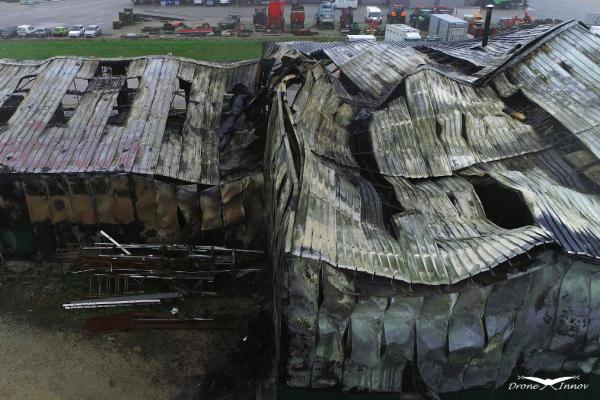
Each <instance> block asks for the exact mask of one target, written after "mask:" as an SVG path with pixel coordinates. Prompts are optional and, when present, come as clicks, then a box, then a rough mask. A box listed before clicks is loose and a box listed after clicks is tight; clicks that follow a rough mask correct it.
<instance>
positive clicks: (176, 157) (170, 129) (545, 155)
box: [0, 21, 600, 398]
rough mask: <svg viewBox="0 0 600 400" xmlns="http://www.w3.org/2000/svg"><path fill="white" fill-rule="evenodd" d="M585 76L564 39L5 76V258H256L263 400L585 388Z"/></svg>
mask: <svg viewBox="0 0 600 400" xmlns="http://www.w3.org/2000/svg"><path fill="white" fill-rule="evenodd" d="M599 65H600V37H599V36H596V35H594V34H592V33H591V32H590V31H589V29H588V28H587V27H586V26H585V25H582V24H579V23H577V22H574V21H569V22H565V23H561V24H558V25H552V26H549V25H544V26H540V27H536V28H533V29H525V30H521V31H517V32H514V33H510V34H506V35H500V36H493V37H491V38H489V42H488V43H487V44H486V45H485V46H484V45H482V43H481V41H478V40H464V41H457V42H416V43H411V42H404V43H402V42H398V43H396V42H390V43H388V42H385V43H384V42H367V41H357V42H282V43H272V44H268V45H265V46H264V52H263V58H262V59H261V60H260V61H248V62H239V63H222V64H217V63H204V62H195V61H190V60H184V59H179V58H175V57H170V56H160V57H159V56H149V57H141V58H135V59H130V60H98V59H83V58H75V57H58V58H53V59H49V60H46V61H43V62H17V61H12V60H2V61H0V179H1V181H2V185H1V186H0V191H1V192H0V198H1V200H0V207H1V210H2V211H1V212H2V214H1V216H2V221H0V223H1V226H0V227H1V229H2V231H3V236H2V237H3V238H4V239H3V253H4V256H5V257H8V256H10V254H11V252H12V253H15V254H25V253H27V252H36V251H37V252H43V253H44V254H46V256H48V257H50V256H51V254H52V252H53V251H55V250H56V249H59V248H65V247H69V246H72V245H74V244H75V245H77V246H80V248H81V246H85V245H86V244H91V243H94V242H97V241H98V240H99V232H100V231H103V232H106V233H107V234H108V235H109V236H110V237H112V238H114V239H115V240H116V241H118V243H121V244H123V243H143V244H152V245H157V246H159V245H160V246H190V247H189V248H190V249H192V248H193V249H196V250H190V251H191V252H192V253H193V252H194V251H197V250H198V249H199V248H200V247H193V246H209V247H211V248H213V249H214V248H220V249H231V250H232V251H233V253H231V254H233V257H234V258H235V255H236V253H235V252H236V251H239V254H244V252H253V251H254V252H257V253H256V254H261V255H262V257H263V261H264V262H265V264H266V265H268V267H266V268H268V270H269V273H268V274H267V275H265V276H266V278H265V279H269V280H270V281H269V287H271V289H272V290H271V293H269V295H268V296H267V300H266V301H265V305H264V307H265V309H267V310H268V311H269V315H270V318H269V322H268V325H269V326H268V330H269V331H270V332H271V335H270V337H269V340H271V341H272V346H270V347H269V354H268V355H267V357H268V358H269V359H270V364H269V366H265V367H264V368H265V371H264V374H263V375H262V378H261V382H260V383H256V385H257V386H260V387H262V388H263V390H261V391H260V392H261V393H262V394H263V397H265V398H268V397H269V395H268V394H270V395H272V397H276V393H277V388H278V387H279V388H281V387H282V386H287V387H293V388H304V389H311V390H315V391H316V390H324V389H329V390H336V391H337V390H340V391H369V392H394V393H400V392H409V393H420V394H422V395H424V396H428V395H431V394H434V393H438V394H445V393H451V392H457V391H462V390H467V389H477V388H501V387H505V386H506V385H507V384H508V383H509V381H511V380H514V379H517V378H516V377H517V376H522V375H523V374H529V375H534V374H536V373H555V374H558V373H560V374H561V376H562V375H573V376H575V375H581V377H582V379H583V377H584V376H588V375H590V374H596V375H597V374H599V373H600V361H599V359H600V274H598V272H599V271H600V269H599V264H600V163H599V162H598V159H599V157H600V67H599ZM202 248H204V247H202ZM171 249H172V248H171ZM227 251H229V250H227ZM263 252H264V253H263ZM228 254H229V253H228ZM176 261H177V260H176V259H175V262H176ZM252 394H253V393H252ZM248 395H250V394H248Z"/></svg>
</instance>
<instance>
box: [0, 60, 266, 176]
mask: <svg viewBox="0 0 600 400" xmlns="http://www.w3.org/2000/svg"><path fill="white" fill-rule="evenodd" d="M111 62H112V63H113V64H114V63H115V61H114V60H112V61H108V62H107V61H103V60H85V59H79V58H54V59H51V60H49V61H47V62H44V63H42V64H40V65H39V67H38V69H37V71H36V76H35V80H34V81H33V83H32V84H31V87H30V88H29V91H28V93H26V95H25V98H24V99H23V101H22V102H21V104H20V105H19V106H18V108H17V109H16V111H15V112H14V114H13V115H12V116H11V118H10V120H9V121H7V123H6V124H5V125H3V126H1V127H0V164H1V165H2V167H3V168H4V170H5V171H10V172H13V173H39V172H45V173H91V172H133V173H138V174H149V175H154V174H155V175H160V176H165V177H170V178H175V179H181V180H184V181H188V182H194V183H203V184H215V183H219V181H220V176H219V171H218V162H219V161H218V160H219V158H218V152H217V148H216V142H217V138H216V130H217V128H218V127H219V125H220V119H221V109H222V105H223V98H224V95H225V93H226V92H227V91H228V90H231V88H232V87H233V86H234V85H235V84H237V83H243V84H245V85H246V86H248V87H250V88H251V89H252V88H253V87H254V81H255V78H256V68H257V64H256V62H242V63H234V64H222V65H221V64H210V63H198V62H193V61H183V60H181V59H177V58H171V57H147V58H138V59H132V60H119V61H118V62H120V63H124V64H126V65H127V70H126V75H124V76H123V77H122V79H123V81H124V80H125V79H133V80H137V79H139V87H138V88H137V90H135V99H134V100H133V103H132V104H131V105H130V111H129V113H128V116H127V119H126V120H125V121H121V122H120V123H112V122H111V120H110V117H111V114H112V115H114V113H115V107H117V105H118V97H119V96H120V88H119V87H118V86H117V87H114V88H110V87H108V88H96V89H94V88H93V86H92V82H93V81H94V79H95V78H94V75H95V74H96V75H98V73H97V72H96V71H97V70H98V67H99V65H100V66H102V65H103V63H107V65H112V64H110V63H111ZM0 65H2V64H0ZM6 68H12V69H13V76H14V79H17V78H18V77H19V76H22V75H24V74H26V73H29V72H30V70H31V68H32V67H31V66H24V67H23V68H25V69H23V68H16V69H15V68H14V67H6ZM3 78H5V76H4V75H3ZM5 79H6V78H5ZM14 79H13V80H14ZM180 80H181V81H183V82H184V85H185V84H186V83H187V85H189V87H190V89H189V99H188V102H187V106H186V105H185V103H184V105H180V106H179V107H183V109H181V108H180V109H179V112H183V116H182V118H184V120H185V122H184V123H183V128H182V129H181V133H179V132H178V129H175V130H172V129H169V128H168V124H167V122H168V118H169V115H170V114H172V113H173V104H174V102H175V101H176V100H175V93H176V92H177V91H182V88H181V84H180ZM78 84H79V85H80V88H79V90H80V91H81V86H83V87H86V86H87V87H88V89H85V90H84V91H83V92H82V93H79V94H77V97H75V96H72V97H74V98H73V99H72V101H73V102H75V105H74V107H75V109H74V110H73V113H72V116H71V117H70V118H69V119H68V121H66V123H61V124H55V123H53V121H52V119H53V116H54V114H55V112H56V111H57V109H59V107H60V106H61V101H63V98H64V97H65V96H69V93H71V92H72V91H73V90H74V85H75V87H76V86H77V85H78ZM13 85H14V83H13ZM123 85H124V84H121V86H120V87H121V88H122V87H124V86H123ZM184 102H185V100H184Z"/></svg>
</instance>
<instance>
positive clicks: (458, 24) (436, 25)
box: [427, 14, 469, 41]
mask: <svg viewBox="0 0 600 400" xmlns="http://www.w3.org/2000/svg"><path fill="white" fill-rule="evenodd" d="M468 29H469V23H468V22H467V21H465V20H462V19H460V18H456V17H454V16H452V15H448V14H431V16H430V17H429V31H428V35H427V37H428V39H430V40H442V41H455V40H463V39H466V38H467V30H468Z"/></svg>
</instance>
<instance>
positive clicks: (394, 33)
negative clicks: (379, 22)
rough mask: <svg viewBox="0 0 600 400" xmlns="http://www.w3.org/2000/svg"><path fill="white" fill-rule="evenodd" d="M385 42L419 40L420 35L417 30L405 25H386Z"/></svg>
mask: <svg viewBox="0 0 600 400" xmlns="http://www.w3.org/2000/svg"><path fill="white" fill-rule="evenodd" d="M383 40H384V41H385V42H404V41H411V40H421V33H420V32H419V30H418V29H417V28H413V27H412V26H408V25H405V24H387V25H386V26H385V38H384V39H383Z"/></svg>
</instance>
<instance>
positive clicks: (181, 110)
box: [166, 79, 192, 135]
mask: <svg viewBox="0 0 600 400" xmlns="http://www.w3.org/2000/svg"><path fill="white" fill-rule="evenodd" d="M191 86H192V85H191V83H190V82H187V81H184V80H183V79H179V88H178V89H177V90H176V91H175V93H174V94H173V100H171V108H170V110H169V116H168V117H167V126H166V130H167V132H169V133H171V134H177V135H181V134H182V133H183V126H184V125H185V120H186V117H187V110H188V105H189V102H190V90H191Z"/></svg>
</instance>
